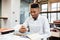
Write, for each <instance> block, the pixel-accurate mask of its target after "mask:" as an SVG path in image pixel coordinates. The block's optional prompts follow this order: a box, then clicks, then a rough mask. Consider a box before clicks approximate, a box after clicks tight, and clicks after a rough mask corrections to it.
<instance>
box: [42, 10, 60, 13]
mask: <svg viewBox="0 0 60 40" xmlns="http://www.w3.org/2000/svg"><path fill="white" fill-rule="evenodd" d="M59 12H60V10H58V11H45V12H41V13H59Z"/></svg>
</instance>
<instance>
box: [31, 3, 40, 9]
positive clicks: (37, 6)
mask: <svg viewBox="0 0 60 40" xmlns="http://www.w3.org/2000/svg"><path fill="white" fill-rule="evenodd" d="M31 8H39V4H36V3H33V4H31Z"/></svg>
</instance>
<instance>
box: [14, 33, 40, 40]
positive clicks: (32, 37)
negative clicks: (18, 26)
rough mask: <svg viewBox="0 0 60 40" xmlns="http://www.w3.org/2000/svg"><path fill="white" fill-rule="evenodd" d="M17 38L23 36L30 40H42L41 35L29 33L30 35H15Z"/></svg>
mask: <svg viewBox="0 0 60 40" xmlns="http://www.w3.org/2000/svg"><path fill="white" fill-rule="evenodd" d="M15 35H17V36H23V37H26V38H29V39H30V40H37V39H39V38H40V35H39V34H38V33H32V34H30V33H28V34H21V33H18V34H15Z"/></svg>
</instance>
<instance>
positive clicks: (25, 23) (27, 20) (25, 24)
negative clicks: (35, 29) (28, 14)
mask: <svg viewBox="0 0 60 40" xmlns="http://www.w3.org/2000/svg"><path fill="white" fill-rule="evenodd" d="M28 22H29V18H27V19H26V20H25V22H24V23H23V26H25V27H26V29H27V31H28V26H29V25H28Z"/></svg>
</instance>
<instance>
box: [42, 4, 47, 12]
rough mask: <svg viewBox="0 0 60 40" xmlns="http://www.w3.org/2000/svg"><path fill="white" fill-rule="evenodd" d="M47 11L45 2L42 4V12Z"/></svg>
mask: <svg viewBox="0 0 60 40" xmlns="http://www.w3.org/2000/svg"><path fill="white" fill-rule="evenodd" d="M44 11H47V4H43V5H42V12H44Z"/></svg>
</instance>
